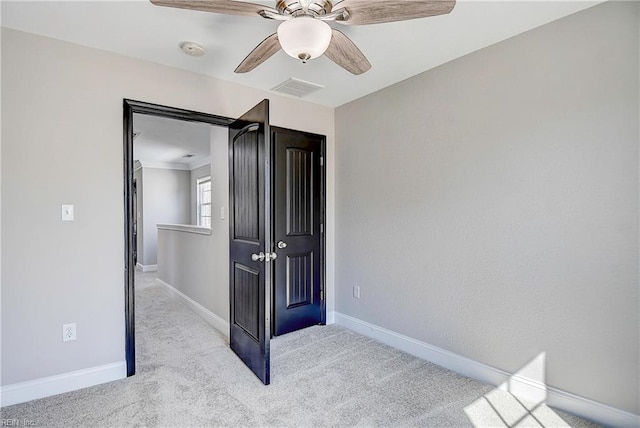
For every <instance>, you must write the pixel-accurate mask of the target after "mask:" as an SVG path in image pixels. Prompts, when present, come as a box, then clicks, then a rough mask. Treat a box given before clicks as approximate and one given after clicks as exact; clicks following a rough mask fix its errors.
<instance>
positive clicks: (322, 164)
mask: <svg viewBox="0 0 640 428" xmlns="http://www.w3.org/2000/svg"><path fill="white" fill-rule="evenodd" d="M320 166H324V156H320Z"/></svg>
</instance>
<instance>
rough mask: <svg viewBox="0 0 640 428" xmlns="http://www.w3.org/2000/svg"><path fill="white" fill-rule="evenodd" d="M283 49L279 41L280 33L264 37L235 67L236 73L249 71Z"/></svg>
mask: <svg viewBox="0 0 640 428" xmlns="http://www.w3.org/2000/svg"><path fill="white" fill-rule="evenodd" d="M280 49H281V47H280V42H279V41H278V33H273V34H272V35H270V36H269V37H267V38H266V39H264V40H263V41H262V42H261V43H260V44H259V45H258V46H256V48H255V49H254V50H252V51H251V53H250V54H249V55H247V57H246V58H245V59H244V60H243V61H242V62H241V63H240V65H239V66H238V67H237V68H236V69H235V72H236V73H247V72H249V71H251V70H253V69H254V68H256V67H257V66H259V65H260V64H262V63H263V62H265V61H266V60H268V59H269V58H271V57H272V56H273V55H274V54H275V53H276V52H278V51H279V50H280Z"/></svg>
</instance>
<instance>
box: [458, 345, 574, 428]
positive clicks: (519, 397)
mask: <svg viewBox="0 0 640 428" xmlns="http://www.w3.org/2000/svg"><path fill="white" fill-rule="evenodd" d="M545 362H546V354H545V353H544V352H542V353H540V354H539V355H538V356H537V357H535V358H534V359H533V360H531V361H530V362H529V363H527V365H525V366H524V367H523V368H521V369H520V370H519V371H518V372H517V373H515V374H514V375H513V376H511V377H510V378H509V380H508V381H506V382H505V383H503V384H502V385H499V386H498V387H497V388H496V389H494V390H492V391H491V392H489V393H487V394H485V395H484V396H482V397H481V398H479V399H478V400H476V401H474V402H473V403H471V404H470V405H468V406H467V407H465V409H464V412H465V414H466V415H467V417H468V418H469V420H470V421H471V423H472V424H473V425H474V426H476V427H486V426H491V427H515V426H541V427H561V428H564V427H569V425H568V424H567V423H566V422H565V421H564V419H562V418H561V417H560V416H559V415H558V414H556V413H555V412H554V411H553V410H551V409H550V408H549V407H547V405H546V404H545V402H546V400H547V386H546V383H545V381H546V378H545V373H546V370H545Z"/></svg>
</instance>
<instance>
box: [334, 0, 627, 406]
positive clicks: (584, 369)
mask: <svg viewBox="0 0 640 428" xmlns="http://www.w3.org/2000/svg"><path fill="white" fill-rule="evenodd" d="M639 7H640V4H639V3H637V2H607V3H605V4H603V5H601V6H596V7H594V8H592V9H589V10H586V11H584V12H580V13H578V14H575V15H573V16H570V17H567V18H565V19H562V20H560V21H557V22H554V23H551V24H548V25H545V26H543V27H540V28H538V29H535V30H533V31H530V32H528V33H525V34H522V35H520V36H517V37H515V38H513V39H510V40H507V41H505V42H502V43H499V44H496V45H494V46H491V47H488V48H486V49H483V50H481V51H478V52H476V53H473V54H471V55H468V56H466V57H463V58H461V59H458V60H455V61H452V62H450V63H448V64H445V65H443V66H441V67H438V68H436V69H434V70H431V71H429V72H426V73H424V74H421V75H419V76H416V77H414V78H412V79H409V80H407V81H404V82H401V83H399V84H396V85H394V86H391V87H389V88H386V89H384V90H381V91H379V92H377V93H375V94H372V95H369V96H367V97H364V98H362V99H360V100H357V101H354V102H352V103H349V104H346V105H344V106H342V107H340V108H338V109H337V110H336V139H337V141H338V145H337V150H336V187H337V189H336V207H337V212H336V219H337V225H336V248H337V251H336V284H337V287H336V311H337V312H339V313H343V314H347V315H350V316H352V317H355V318H359V319H361V320H364V321H368V322H370V323H373V324H376V325H379V326H382V327H385V328H387V329H389V330H392V331H395V332H398V333H401V334H404V335H407V336H410V337H412V338H415V339H418V340H420V341H424V342H427V343H430V344H432V345H435V346H438V347H440V348H444V349H447V350H449V351H452V352H455V353H457V354H461V355H463V356H466V357H469V358H472V359H474V360H477V361H480V362H483V363H485V364H488V365H491V366H494V367H498V368H500V369H503V370H506V371H509V372H511V373H514V372H516V371H517V370H518V369H519V368H520V367H522V366H523V365H525V364H526V363H527V362H528V361H529V360H531V359H532V358H534V357H536V356H537V355H538V354H540V353H541V352H546V356H547V383H548V384H549V385H551V386H554V387H556V388H559V389H562V390H565V391H569V392H571V393H573V394H577V395H580V396H583V397H587V398H590V399H593V400H596V401H599V402H601V403H605V404H609V405H612V406H614V407H617V408H620V409H623V410H626V411H629V412H634V413H636V414H637V413H638V411H639V408H638V403H639V396H638V393H639V392H638V391H639V385H638V382H639V378H640V373H639V366H640V364H639V355H638V352H639V348H640V344H639V336H640V334H639V333H640V332H639V325H640V322H639V319H638V317H639V313H640V308H639V293H638V291H639V290H638V289H639V286H638V284H639V277H638V260H639V254H638V244H639V243H638V218H639V210H638V198H639V193H640V189H639V184H638V179H639V177H638V155H639V153H638V152H639V150H638V141H639V134H638V133H639V127H638V125H639V123H638V121H639V119H638V118H639V113H640V112H639V106H638V104H639V103H638V101H639V99H638V93H639V88H638V86H639V85H638V80H639V68H638V64H639V58H638V51H639V44H638V34H639V28H638V26H639V18H640V16H639ZM354 285H359V286H360V287H361V298H360V299H359V300H358V299H354V298H353V296H352V287H353V286H354Z"/></svg>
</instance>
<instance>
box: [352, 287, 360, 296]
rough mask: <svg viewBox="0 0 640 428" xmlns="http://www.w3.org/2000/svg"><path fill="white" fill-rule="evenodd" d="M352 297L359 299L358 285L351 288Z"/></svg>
mask: <svg viewBox="0 0 640 428" xmlns="http://www.w3.org/2000/svg"><path fill="white" fill-rule="evenodd" d="M353 297H354V298H356V299H359V298H360V287H359V286H358V285H354V286H353Z"/></svg>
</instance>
